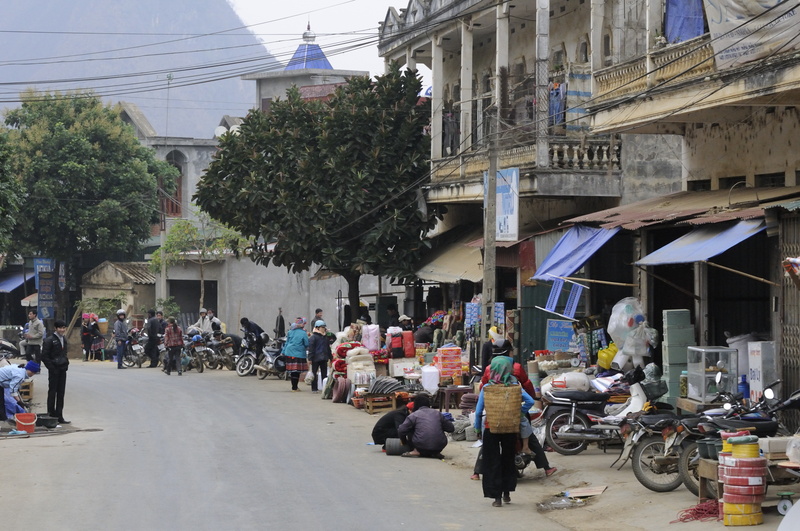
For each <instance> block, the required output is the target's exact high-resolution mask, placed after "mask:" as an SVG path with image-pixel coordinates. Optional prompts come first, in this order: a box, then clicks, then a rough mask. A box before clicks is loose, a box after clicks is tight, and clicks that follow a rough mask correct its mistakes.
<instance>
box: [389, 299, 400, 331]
mask: <svg viewBox="0 0 800 531" xmlns="http://www.w3.org/2000/svg"><path fill="white" fill-rule="evenodd" d="M386 313H387V315H388V316H389V326H400V319H399V317H400V314H399V313H397V305H396V304H395V303H393V302H392V303H389V304H388V305H387V306H386Z"/></svg>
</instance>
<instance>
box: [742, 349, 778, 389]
mask: <svg viewBox="0 0 800 531" xmlns="http://www.w3.org/2000/svg"><path fill="white" fill-rule="evenodd" d="M747 354H748V356H747V357H748V371H747V373H748V374H747V380H748V383H749V384H750V401H751V402H758V400H759V399H760V398H761V395H762V394H763V392H764V386H765V385H769V384H771V383H772V382H774V381H775V380H777V379H778V378H777V372H776V366H775V342H774V341H749V342H748V343H747ZM742 372H744V371H742Z"/></svg>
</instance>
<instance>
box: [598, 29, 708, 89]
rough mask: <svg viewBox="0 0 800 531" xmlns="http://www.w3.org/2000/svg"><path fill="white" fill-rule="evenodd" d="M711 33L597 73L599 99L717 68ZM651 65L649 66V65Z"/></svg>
mask: <svg viewBox="0 0 800 531" xmlns="http://www.w3.org/2000/svg"><path fill="white" fill-rule="evenodd" d="M713 57H714V50H713V49H712V48H711V38H710V37H709V35H708V34H706V35H701V36H700V37H696V38H694V39H691V40H689V41H686V42H682V43H679V44H674V45H670V46H667V47H665V48H661V49H658V50H651V53H650V55H649V56H644V57H639V58H636V59H634V60H631V61H627V62H625V63H620V64H618V65H614V66H612V67H609V68H604V69H603V70H598V71H597V72H595V75H594V78H595V83H596V85H595V86H596V95H597V96H596V102H597V103H602V102H604V101H608V100H614V99H617V98H623V97H625V96H630V95H633V94H639V93H641V92H644V91H645V90H647V89H653V88H660V87H669V86H670V85H678V84H682V83H685V82H686V81H690V80H692V79H697V78H703V77H705V76H708V75H709V74H711V73H713V72H715V71H716V66H715V65H714V59H713ZM648 64H649V65H650V67H649V68H648Z"/></svg>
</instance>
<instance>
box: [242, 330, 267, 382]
mask: <svg viewBox="0 0 800 531" xmlns="http://www.w3.org/2000/svg"><path fill="white" fill-rule="evenodd" d="M242 332H243V334H244V335H243V336H242V347H241V348H240V349H239V360H238V361H237V362H236V374H238V375H239V376H248V375H250V374H253V371H255V370H256V368H255V367H256V365H260V364H261V362H262V361H263V359H264V349H263V348H262V349H261V352H256V348H257V347H256V345H258V342H257V341H256V335H255V334H254V333H252V332H248V331H246V330H242ZM261 340H262V344H267V342H268V341H269V336H268V335H267V333H266V332H264V333H262V334H261Z"/></svg>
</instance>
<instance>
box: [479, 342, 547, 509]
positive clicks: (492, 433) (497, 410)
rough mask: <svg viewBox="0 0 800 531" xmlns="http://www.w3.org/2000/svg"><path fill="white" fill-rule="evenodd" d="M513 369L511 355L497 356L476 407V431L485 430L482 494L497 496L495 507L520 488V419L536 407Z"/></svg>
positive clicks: (501, 504)
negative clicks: (517, 449) (516, 458)
mask: <svg viewBox="0 0 800 531" xmlns="http://www.w3.org/2000/svg"><path fill="white" fill-rule="evenodd" d="M513 370H514V365H513V362H512V361H511V358H508V357H506V356H498V357H496V358H494V359H493V360H492V363H491V365H490V369H489V382H488V383H487V384H486V385H484V386H483V389H481V394H480V395H479V396H478V404H477V405H476V407H475V430H476V431H478V432H481V430H482V431H483V447H482V449H483V496H484V497H485V498H493V499H494V502H492V507H502V506H503V502H506V503H510V502H511V492H512V491H514V490H516V488H517V469H516V466H514V456H515V455H516V445H517V436H518V435H519V425H520V419H521V418H522V415H523V414H526V413H527V412H528V410H529V409H530V408H531V407H533V398H531V396H530V395H529V394H528V393H526V392H525V391H524V390H523V389H522V387H521V386H520V385H519V382H518V381H517V379H516V378H515V377H514V376H513V374H512V372H513ZM484 409H485V410H486V418H485V419H484V418H483V412H484Z"/></svg>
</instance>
